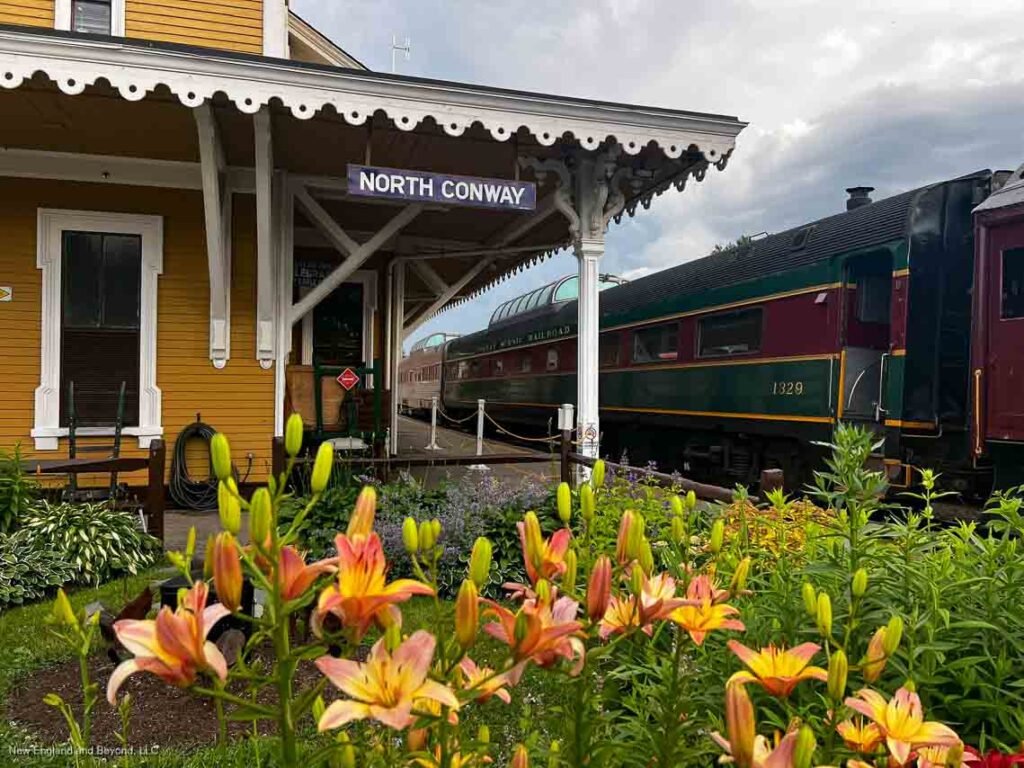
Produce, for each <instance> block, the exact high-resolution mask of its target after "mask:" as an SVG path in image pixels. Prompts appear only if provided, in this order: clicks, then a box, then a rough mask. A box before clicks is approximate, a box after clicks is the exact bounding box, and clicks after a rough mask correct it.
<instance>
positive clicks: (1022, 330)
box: [971, 165, 1024, 488]
mask: <svg viewBox="0 0 1024 768" xmlns="http://www.w3.org/2000/svg"><path fill="white" fill-rule="evenodd" d="M974 234H975V237H974V244H975V251H976V258H975V260H974V302H973V323H972V343H971V387H972V394H973V402H972V406H973V413H972V419H971V422H972V423H971V442H972V450H973V453H974V458H975V461H976V462H983V461H988V460H990V461H991V462H992V463H993V465H994V467H995V475H996V482H995V486H996V487H997V488H1009V487H1013V486H1018V485H1022V484H1024V165H1022V166H1021V167H1020V168H1018V169H1017V170H1016V171H1014V172H1013V173H1012V174H1011V175H1010V177H1009V179H1008V180H1007V182H1006V183H1005V184H1004V185H1003V186H1002V187H1001V188H1000V189H999V190H998V191H996V192H995V193H993V194H992V195H991V196H989V197H988V198H987V199H986V200H985V201H984V202H983V203H982V204H981V205H979V206H978V207H977V208H975V209H974Z"/></svg>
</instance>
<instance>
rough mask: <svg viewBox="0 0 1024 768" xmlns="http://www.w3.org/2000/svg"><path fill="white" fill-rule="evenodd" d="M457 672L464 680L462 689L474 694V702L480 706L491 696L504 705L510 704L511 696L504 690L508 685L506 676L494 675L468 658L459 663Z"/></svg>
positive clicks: (489, 669) (491, 671)
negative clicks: (460, 673)
mask: <svg viewBox="0 0 1024 768" xmlns="http://www.w3.org/2000/svg"><path fill="white" fill-rule="evenodd" d="M459 670H460V671H461V672H462V675H463V677H464V678H465V683H464V684H463V686H462V687H463V688H464V689H465V690H466V691H469V692H470V693H476V700H477V701H479V702H480V703H481V704H482V703H484V702H485V701H487V700H488V699H489V698H491V696H497V697H498V698H499V699H501V700H502V701H504V702H505V703H506V704H511V703H512V695H511V694H510V693H509V692H508V689H506V688H505V686H506V685H508V684H509V681H508V676H507V675H506V674H504V673H502V674H500V675H496V674H494V670H493V669H491V668H490V667H478V666H477V664H476V662H475V661H473V660H472V659H471V658H469V656H466V657H465V658H464V659H463V660H462V661H460V662H459Z"/></svg>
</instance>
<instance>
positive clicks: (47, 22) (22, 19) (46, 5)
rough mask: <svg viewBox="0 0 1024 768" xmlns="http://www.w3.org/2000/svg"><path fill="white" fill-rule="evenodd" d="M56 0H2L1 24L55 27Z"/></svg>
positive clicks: (0, 2)
mask: <svg viewBox="0 0 1024 768" xmlns="http://www.w3.org/2000/svg"><path fill="white" fill-rule="evenodd" d="M53 5H54V0H0V24H25V25H27V26H30V27H53Z"/></svg>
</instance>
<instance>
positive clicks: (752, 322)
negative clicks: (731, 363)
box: [697, 307, 764, 357]
mask: <svg viewBox="0 0 1024 768" xmlns="http://www.w3.org/2000/svg"><path fill="white" fill-rule="evenodd" d="M763 323H764V310H763V309H761V308H760V307H758V308H757V309H743V310H740V311H739V312H727V313H725V314H721V315H712V316H711V317H705V318H702V319H701V320H700V322H699V323H698V324H697V328H698V330H697V333H698V342H697V356H698V357H726V356H728V355H746V354H749V353H751V352H758V351H760V349H761V327H762V325H763Z"/></svg>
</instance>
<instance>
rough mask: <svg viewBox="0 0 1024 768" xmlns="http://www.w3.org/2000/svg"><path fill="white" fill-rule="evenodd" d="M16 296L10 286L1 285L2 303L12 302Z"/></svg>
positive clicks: (0, 298) (0, 299) (0, 297)
mask: <svg viewBox="0 0 1024 768" xmlns="http://www.w3.org/2000/svg"><path fill="white" fill-rule="evenodd" d="M13 296H14V291H13V290H12V289H11V287H10V286H9V285H0V301H10V300H11V298H12V297H13Z"/></svg>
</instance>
